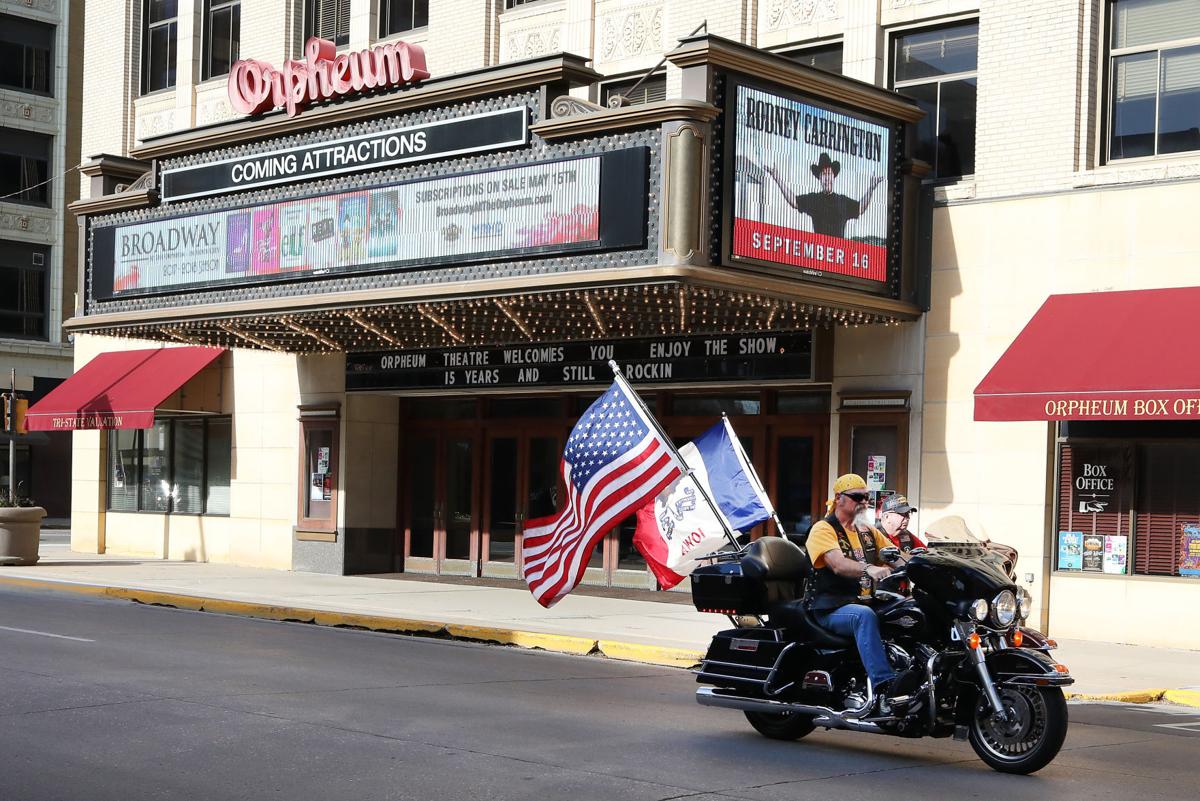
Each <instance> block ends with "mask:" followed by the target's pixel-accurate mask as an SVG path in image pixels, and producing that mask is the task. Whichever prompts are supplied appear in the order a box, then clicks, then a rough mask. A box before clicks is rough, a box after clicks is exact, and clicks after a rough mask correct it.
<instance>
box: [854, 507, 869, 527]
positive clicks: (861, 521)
mask: <svg viewBox="0 0 1200 801" xmlns="http://www.w3.org/2000/svg"><path fill="white" fill-rule="evenodd" d="M853 522H854V527H855V528H858V529H867V528H870V527H871V525H872V521H871V516H870V515H869V514H868V513H867V510H866V509H863V510H862V511H861V512H859V513H858V514H856V515H855V516H854V521H853Z"/></svg>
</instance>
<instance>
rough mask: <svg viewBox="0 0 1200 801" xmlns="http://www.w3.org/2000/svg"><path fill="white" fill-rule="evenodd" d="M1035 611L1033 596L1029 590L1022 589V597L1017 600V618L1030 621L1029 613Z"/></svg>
mask: <svg viewBox="0 0 1200 801" xmlns="http://www.w3.org/2000/svg"><path fill="white" fill-rule="evenodd" d="M1032 611H1033V596H1032V595H1030V594H1029V590H1027V589H1025V588H1024V587H1022V588H1021V597H1020V598H1018V599H1017V616H1018V617H1020V618H1021V620H1028V619H1029V613H1030V612H1032Z"/></svg>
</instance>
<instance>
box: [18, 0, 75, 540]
mask: <svg viewBox="0 0 1200 801" xmlns="http://www.w3.org/2000/svg"><path fill="white" fill-rule="evenodd" d="M81 11H82V3H72V2H69V0H39V1H38V2H32V3H30V2H15V0H6V2H2V3H0V48H3V53H2V55H0V63H3V67H0V369H2V371H3V379H2V380H0V384H3V388H4V391H5V392H6V393H7V392H9V391H10V390H11V389H12V387H11V386H10V383H11V379H12V377H13V372H14V371H15V375H16V390H17V394H18V396H19V397H23V398H25V399H27V400H30V401H33V402H36V401H37V400H39V399H41V398H42V397H44V396H45V395H46V394H47V393H48V392H49V391H50V390H51V389H53V388H54V387H55V386H57V384H58V383H59V382H60V381H62V379H64V378H66V377H67V376H69V375H71V373H72V371H73V356H72V352H71V344H70V342H69V340H68V338H67V336H66V335H65V334H64V333H63V331H62V323H63V321H64V320H65V319H67V318H68V317H71V316H72V315H73V313H74V308H75V290H76V230H77V226H76V224H75V218H74V215H72V214H71V213H70V212H68V211H67V205H68V204H70V203H71V202H73V201H74V200H75V199H76V198H78V197H79V184H78V181H77V180H76V177H75V174H74V172H73V170H74V168H75V166H76V165H77V164H78V163H79V95H80V79H81V77H82V67H81V64H80V62H79V60H78V59H77V58H72V57H71V54H72V53H73V52H75V53H77V52H79V50H80V48H81V47H82V45H83V36H82V28H81V27H80V26H79V25H78V20H77V18H73V15H77V14H79V13H81ZM8 444H9V435H7V434H5V433H3V432H0V451H2V455H3V458H2V459H0V463H2V466H0V488H2V490H0V491H3V492H5V493H7V492H8V487H9V482H10V480H11V479H10V477H9V475H8V470H9V460H8ZM15 457H16V458H15V470H16V486H17V491H18V494H19V495H21V496H28V497H31V498H32V499H33V500H34V501H35V502H37V503H39V504H41V505H42V506H45V507H46V510H47V514H48V516H49V517H51V518H58V519H65V518H67V517H69V515H70V507H71V494H70V483H69V482H68V481H66V480H64V476H68V475H70V470H71V449H70V444H69V443H68V442H66V441H65V440H63V438H61V437H48V436H47V435H45V434H38V433H29V434H24V435H19V436H17V437H16V454H15Z"/></svg>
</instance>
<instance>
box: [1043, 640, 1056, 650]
mask: <svg viewBox="0 0 1200 801" xmlns="http://www.w3.org/2000/svg"><path fill="white" fill-rule="evenodd" d="M1046 647H1047V648H1049V649H1051V650H1053V649H1055V648H1057V647H1058V640H1052V639H1050V638H1049V637H1047V638H1046Z"/></svg>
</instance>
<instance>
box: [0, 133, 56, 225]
mask: <svg viewBox="0 0 1200 801" xmlns="http://www.w3.org/2000/svg"><path fill="white" fill-rule="evenodd" d="M51 141H52V140H51V138H50V137H49V136H47V135H46V134H40V133H33V132H32V131H18V130H16V129H15V128H0V201H3V202H5V203H33V204H37V205H41V206H45V205H48V204H49V203H50V184H49V183H48V182H47V181H48V180H49V178H50V142H51Z"/></svg>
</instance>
